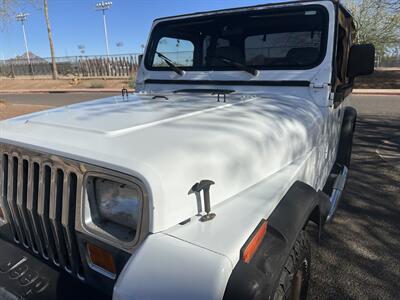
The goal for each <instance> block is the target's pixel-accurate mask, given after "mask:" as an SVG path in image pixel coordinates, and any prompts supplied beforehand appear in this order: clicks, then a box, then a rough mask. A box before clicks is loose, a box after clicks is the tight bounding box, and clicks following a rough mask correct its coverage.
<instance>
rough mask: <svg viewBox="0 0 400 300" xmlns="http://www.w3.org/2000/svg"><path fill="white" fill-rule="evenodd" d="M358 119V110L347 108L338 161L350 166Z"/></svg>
mask: <svg viewBox="0 0 400 300" xmlns="http://www.w3.org/2000/svg"><path fill="white" fill-rule="evenodd" d="M356 121H357V111H356V110H355V109H354V108H352V107H348V108H346V111H345V114H344V118H343V125H342V128H341V132H340V141H339V149H338V154H337V158H336V162H337V163H339V164H340V165H344V166H346V167H348V168H350V162H351V152H352V150H353V136H354V130H355V126H356Z"/></svg>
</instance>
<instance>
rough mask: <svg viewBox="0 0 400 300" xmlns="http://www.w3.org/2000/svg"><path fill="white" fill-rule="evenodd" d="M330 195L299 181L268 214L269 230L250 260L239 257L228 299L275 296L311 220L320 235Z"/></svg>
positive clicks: (225, 296) (252, 299)
mask: <svg viewBox="0 0 400 300" xmlns="http://www.w3.org/2000/svg"><path fill="white" fill-rule="evenodd" d="M329 205H330V203H329V198H328V196H326V194H324V193H322V192H316V191H315V190H314V189H313V188H312V187H311V186H309V185H307V184H305V183H303V182H300V181H297V182H295V183H294V184H293V185H292V187H291V188H290V189H289V191H288V192H287V193H286V195H285V196H284V197H283V198H282V200H281V202H280V203H279V204H278V206H277V207H276V208H275V210H274V211H273V213H272V214H271V215H270V217H269V218H268V229H267V233H266V235H265V237H264V239H263V240H262V242H261V244H260V246H259V248H258V250H257V252H256V254H255V255H254V257H253V259H252V260H251V261H250V263H245V262H244V261H243V260H239V262H238V263H237V265H236V266H235V268H234V270H233V272H232V274H231V276H230V278H229V281H228V284H227V288H226V290H225V294H224V298H223V299H224V300H232V299H243V300H245V299H246V300H247V299H248V300H250V299H251V300H259V299H260V300H261V299H263V300H264V299H268V298H269V297H270V296H272V293H273V291H274V290H275V288H276V285H277V284H278V282H279V276H280V274H281V272H282V269H283V267H284V264H285V261H286V259H287V257H288V255H289V254H290V251H291V250H292V248H293V246H294V243H295V242H296V238H297V236H298V234H299V233H300V231H301V230H302V229H304V228H305V226H306V225H307V224H308V221H310V220H311V221H313V222H315V223H317V224H318V226H319V236H320V235H321V231H322V228H323V226H324V224H325V220H326V217H327V215H328V212H329Z"/></svg>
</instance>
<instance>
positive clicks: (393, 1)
mask: <svg viewBox="0 0 400 300" xmlns="http://www.w3.org/2000/svg"><path fill="white" fill-rule="evenodd" d="M345 4H346V6H347V7H348V8H349V9H350V10H351V11H352V13H353V16H354V21H355V26H356V37H355V38H356V42H358V43H373V44H374V45H375V47H376V49H377V54H378V55H379V56H383V55H385V53H387V52H388V51H391V49H393V48H394V47H396V46H397V45H398V44H399V43H400V29H399V28H400V4H399V1H398V0H345Z"/></svg>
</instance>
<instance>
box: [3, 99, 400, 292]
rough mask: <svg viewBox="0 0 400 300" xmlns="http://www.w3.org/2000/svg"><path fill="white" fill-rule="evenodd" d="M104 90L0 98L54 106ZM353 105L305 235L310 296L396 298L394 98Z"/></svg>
mask: <svg viewBox="0 0 400 300" xmlns="http://www.w3.org/2000/svg"><path fill="white" fill-rule="evenodd" d="M110 95H112V94H42V95H40V94H35V95H2V96H1V97H2V98H3V99H4V100H6V101H9V102H11V103H19V104H40V105H50V106H61V105H66V104H71V103H76V102H80V101H86V100H90V99H96V98H101V97H106V96H110ZM353 106H354V107H356V108H357V110H358V113H359V117H358V124H357V128H356V134H355V141H354V147H353V159H352V165H351V169H350V177H349V180H348V183H347V186H346V190H345V193H344V196H343V199H342V201H341V203H340V205H339V209H338V212H337V215H336V217H335V219H334V220H333V222H332V223H331V224H329V225H328V226H327V227H326V232H325V235H324V238H323V240H322V241H321V242H320V243H317V242H316V241H315V239H312V241H313V250H312V269H313V272H312V274H313V275H312V278H311V286H310V294H309V298H310V299H400V97H398V96H354V97H353ZM313 231H315V228H310V233H313Z"/></svg>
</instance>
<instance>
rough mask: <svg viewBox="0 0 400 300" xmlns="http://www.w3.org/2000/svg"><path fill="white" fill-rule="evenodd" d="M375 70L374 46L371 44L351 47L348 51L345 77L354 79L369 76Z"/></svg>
mask: <svg viewBox="0 0 400 300" xmlns="http://www.w3.org/2000/svg"><path fill="white" fill-rule="evenodd" d="M374 69H375V46H374V45H372V44H365V45H353V46H352V47H351V49H350V56H349V63H348V67H347V76H348V77H349V78H355V77H357V76H362V75H370V74H372V73H373V72H374Z"/></svg>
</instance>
